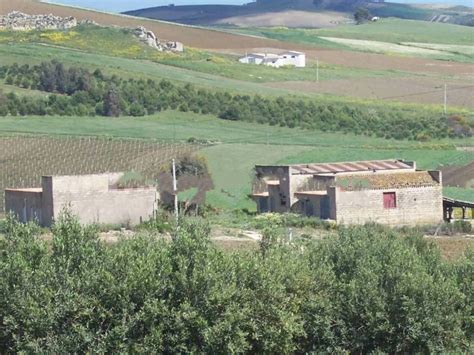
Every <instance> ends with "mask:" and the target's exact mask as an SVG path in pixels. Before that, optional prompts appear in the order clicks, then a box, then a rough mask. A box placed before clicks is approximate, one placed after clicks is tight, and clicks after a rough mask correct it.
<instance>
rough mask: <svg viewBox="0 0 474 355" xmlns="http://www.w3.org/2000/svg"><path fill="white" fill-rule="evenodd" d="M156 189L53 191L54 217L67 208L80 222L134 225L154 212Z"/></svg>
mask: <svg viewBox="0 0 474 355" xmlns="http://www.w3.org/2000/svg"><path fill="white" fill-rule="evenodd" d="M156 203H157V192H156V190H155V189H154V188H137V189H125V190H109V191H102V192H97V191H96V192H88V193H73V192H55V193H54V211H55V213H54V217H55V218H57V217H58V216H59V214H60V213H61V211H62V210H63V209H64V208H66V207H67V208H69V209H70V210H71V212H72V213H73V214H74V215H77V216H78V217H79V220H80V221H81V223H84V224H90V223H101V224H123V225H136V224H138V223H140V222H142V221H146V220H148V219H149V218H151V217H152V216H153V212H154V210H155V209H156Z"/></svg>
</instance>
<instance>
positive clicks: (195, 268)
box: [0, 213, 474, 354]
mask: <svg viewBox="0 0 474 355" xmlns="http://www.w3.org/2000/svg"><path fill="white" fill-rule="evenodd" d="M3 232H4V233H5V237H4V238H0V290H1V292H0V352H1V353H17V352H20V353H89V352H94V353H115V352H121V353H168V354H171V353H212V354H228V353H254V354H255V353H264V354H265V353H266V354H268V353H279V354H280V353H281V354H288V353H296V354H307V353H451V352H452V353H463V352H466V353H468V352H469V351H470V350H472V344H473V338H472V336H473V334H474V323H473V311H474V309H473V305H474V303H473V301H474V293H473V292H474V289H473V288H472V281H473V271H474V253H473V252H472V250H471V252H469V253H467V255H466V256H465V257H464V258H463V259H461V260H459V261H457V262H446V261H444V260H443V259H442V258H441V256H440V254H439V250H438V249H437V248H436V247H434V246H433V245H431V244H429V243H428V242H427V241H426V240H424V239H423V237H422V236H421V235H413V234H411V233H413V232H407V234H404V235H401V234H399V233H398V232H396V231H394V230H390V229H387V228H384V227H381V226H376V225H371V226H364V227H352V228H340V229H338V235H337V236H334V237H331V238H327V239H324V240H320V241H315V240H311V239H308V240H300V241H294V242H293V243H292V244H288V243H286V242H285V241H284V238H282V237H281V236H280V235H279V234H278V233H277V231H276V230H275V229H274V226H273V229H269V228H268V227H267V228H266V229H265V231H264V238H263V240H262V242H261V244H260V248H254V249H249V250H246V251H245V250H240V251H223V250H221V249H219V248H218V247H216V246H215V245H214V244H213V243H212V242H211V241H210V239H209V232H210V229H209V226H208V225H207V224H206V223H205V222H202V221H200V220H182V221H181V225H180V229H179V230H178V231H177V232H176V233H175V234H174V236H175V237H174V239H173V240H172V241H166V240H164V239H162V238H157V237H156V235H146V234H142V235H139V236H136V237H135V238H130V239H123V240H120V241H119V242H118V243H116V244H115V245H113V246H111V245H106V244H105V243H102V242H100V241H99V239H98V236H97V233H96V230H95V229H94V228H93V227H81V226H80V225H79V223H78V222H77V220H75V219H74V218H73V217H72V216H70V215H69V214H67V213H66V214H65V215H63V216H62V217H61V218H60V219H59V220H58V221H57V222H56V224H55V225H54V227H53V229H52V234H53V237H52V240H49V241H46V240H44V239H42V238H40V234H41V230H39V228H38V227H37V226H35V225H33V224H28V225H22V224H20V223H18V222H17V221H15V220H14V219H12V218H9V219H8V220H7V222H6V225H5V226H4V231H3Z"/></svg>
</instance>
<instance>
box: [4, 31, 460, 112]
mask: <svg viewBox="0 0 474 355" xmlns="http://www.w3.org/2000/svg"><path fill="white" fill-rule="evenodd" d="M96 43H99V44H100V46H97V45H96ZM411 48H414V47H411ZM415 50H427V49H418V48H415ZM349 53H350V52H349ZM51 59H57V60H59V61H61V62H63V63H64V64H65V65H66V66H68V65H76V66H81V67H85V68H88V69H89V70H92V71H93V70H95V69H96V68H97V67H100V68H101V70H103V71H104V72H105V73H107V74H109V75H112V74H116V75H119V76H121V77H124V78H144V79H148V78H151V79H156V80H159V79H168V80H172V81H178V82H183V83H192V84H195V85H196V86H199V87H204V88H211V89H213V90H225V91H229V92H234V93H246V94H256V93H258V94H263V95H268V96H271V95H294V96H298V97H306V98H314V97H317V98H318V100H332V101H333V102H334V101H339V102H340V101H345V102H348V101H349V102H350V101H354V100H352V99H351V98H350V96H352V95H354V96H361V95H360V94H359V93H360V92H362V93H363V95H362V96H361V98H360V99H357V100H355V101H357V103H360V102H365V103H366V104H368V105H380V101H378V100H377V101H375V100H367V99H365V97H370V98H372V96H371V93H370V91H368V92H366V91H364V90H360V89H358V88H357V85H358V84H357V83H358V82H359V81H360V80H367V81H370V80H374V79H375V80H383V81H384V82H385V81H386V80H389V79H402V80H408V79H411V78H413V77H415V78H417V77H420V78H423V79H426V80H430V82H431V81H432V82H433V83H438V82H439V81H440V80H443V81H445V80H446V78H448V79H450V80H458V79H455V78H454V77H453V76H452V75H451V76H449V77H447V76H446V75H445V74H440V73H438V72H436V73H433V74H429V75H428V74H427V73H421V72H420V73H418V72H416V73H414V72H408V71H406V70H407V69H404V68H403V69H400V70H399V69H394V68H393V67H391V66H390V67H383V69H374V68H362V67H358V68H355V67H353V66H352V64H350V63H349V65H345V64H344V65H338V64H330V63H329V62H326V61H320V71H319V72H320V75H319V79H320V81H321V83H317V82H316V68H315V63H314V62H312V61H310V60H309V62H308V67H307V68H304V69H301V68H298V69H296V68H278V69H277V68H270V67H266V66H251V65H245V64H240V63H238V61H237V59H236V57H234V56H229V55H224V54H216V53H212V54H210V53H206V52H203V51H197V50H193V49H187V50H186V52H185V54H183V55H175V54H163V53H159V52H156V51H151V52H150V49H149V48H148V47H146V46H144V45H142V44H141V43H140V42H139V41H138V40H136V39H134V38H133V35H132V34H131V33H130V31H129V30H122V29H118V28H101V27H97V26H79V27H78V28H76V29H74V30H71V31H66V32H61V31H43V32H37V31H32V32H26V33H12V32H5V31H3V32H2V31H0V65H4V64H7V65H8V64H12V63H14V62H16V63H19V64H25V63H27V64H38V63H40V62H42V61H50V60H51ZM351 63H354V62H351ZM344 80H345V81H344ZM341 81H344V82H341ZM300 82H301V83H303V84H304V85H294V84H296V83H298V84H299V83H300ZM346 82H350V83H351V85H347V84H345V83H346ZM387 82H389V81H387ZM286 83H288V84H289V86H286V85H285V84H286ZM326 83H334V85H336V87H337V86H338V85H343V86H344V87H345V88H349V93H345V95H346V96H345V97H341V96H339V94H338V93H337V92H338V91H337V90H334V88H333V86H334V85H329V86H330V87H329V88H326V89H324V87H325V86H324V84H326ZM464 83H465V81H464V79H462V84H464ZM319 84H321V85H319ZM307 85H309V86H310V87H311V88H312V86H313V85H318V87H320V88H321V90H316V89H317V88H316V89H313V88H312V89H309V90H308V89H307ZM407 85H408V86H410V87H411V86H413V84H411V83H408V84H407ZM428 85H431V84H428ZM459 85H460V84H459ZM2 87H3V89H4V91H12V90H11V89H10V88H9V87H5V86H3V84H2V83H1V82H0V89H1V88H2ZM413 90H422V89H420V88H418V87H416V88H413ZM385 91H386V92H387V97H391V96H392V95H391V94H392V92H391V90H390V89H389V88H388V89H387V90H385ZM385 91H384V95H385ZM430 91H432V90H430ZM351 92H354V93H353V94H351ZM458 94H461V93H460V92H458ZM462 94H463V95H461V97H463V98H464V96H465V93H462ZM393 95H394V96H398V95H399V93H398V92H393ZM412 97H413V101H414V102H417V103H427V104H432V103H433V100H431V99H426V98H425V97H424V96H412ZM463 102H464V101H463ZM466 102H467V101H466ZM388 105H391V104H388ZM464 106H465V105H464ZM387 107H389V106H387ZM418 109H422V108H421V107H419V108H418ZM423 109H424V108H423ZM438 110H439V106H438Z"/></svg>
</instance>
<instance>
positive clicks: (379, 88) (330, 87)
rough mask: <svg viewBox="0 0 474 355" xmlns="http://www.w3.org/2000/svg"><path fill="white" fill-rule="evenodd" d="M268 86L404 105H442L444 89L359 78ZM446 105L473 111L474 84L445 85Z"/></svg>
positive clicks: (429, 82) (419, 81)
mask: <svg viewBox="0 0 474 355" xmlns="http://www.w3.org/2000/svg"><path fill="white" fill-rule="evenodd" d="M266 85H267V86H270V87H274V88H280V89H289V90H296V91H301V92H316V93H328V94H336V95H345V96H351V97H360V98H364V99H377V100H380V99H383V100H392V101H400V102H407V103H422V104H439V105H442V104H443V100H444V86H443V87H440V82H439V79H435V78H416V77H401V78H359V79H341V80H328V81H321V82H319V83H317V82H311V81H286V82H277V83H268V84H266ZM448 90H449V93H448V104H449V105H450V106H456V107H464V108H474V84H466V83H461V82H451V83H448Z"/></svg>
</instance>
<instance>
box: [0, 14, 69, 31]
mask: <svg viewBox="0 0 474 355" xmlns="http://www.w3.org/2000/svg"><path fill="white" fill-rule="evenodd" d="M75 26H77V20H76V19H75V18H74V17H72V16H70V17H59V16H54V15H52V14H49V15H28V14H24V13H22V12H19V11H13V12H10V13H9V14H8V15H5V16H0V29H3V30H13V31H29V30H66V29H69V28H73V27H75Z"/></svg>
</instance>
